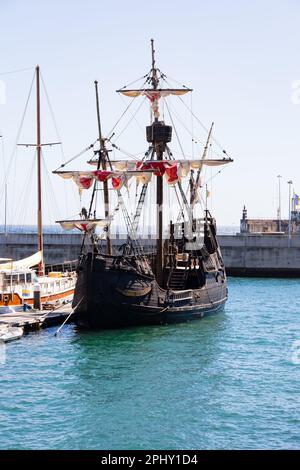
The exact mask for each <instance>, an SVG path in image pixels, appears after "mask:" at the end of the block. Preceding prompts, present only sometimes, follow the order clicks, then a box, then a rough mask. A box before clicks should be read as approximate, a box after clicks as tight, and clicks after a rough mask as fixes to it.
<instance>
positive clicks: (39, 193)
mask: <svg viewBox="0 0 300 470" xmlns="http://www.w3.org/2000/svg"><path fill="white" fill-rule="evenodd" d="M35 70H36V118H37V142H36V150H37V230H38V251H40V252H41V254H42V258H41V261H40V262H39V265H38V275H39V276H43V274H44V253H43V225H42V176H41V105H40V67H39V66H38V65H37V66H36V69H35Z"/></svg>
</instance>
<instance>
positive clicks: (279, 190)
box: [277, 175, 282, 232]
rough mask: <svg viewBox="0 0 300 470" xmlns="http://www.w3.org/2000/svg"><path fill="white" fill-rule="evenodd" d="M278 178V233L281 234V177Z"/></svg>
mask: <svg viewBox="0 0 300 470" xmlns="http://www.w3.org/2000/svg"><path fill="white" fill-rule="evenodd" d="M277 178H278V232H281V187H280V186H281V178H282V176H281V175H278V176H277Z"/></svg>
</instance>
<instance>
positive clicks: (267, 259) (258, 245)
mask: <svg viewBox="0 0 300 470" xmlns="http://www.w3.org/2000/svg"><path fill="white" fill-rule="evenodd" d="M218 239H219V243H220V246H221V250H222V255H223V258H224V262H225V266H226V270H227V273H228V274H229V275H233V276H234V275H235V276H278V277H279V276H283V277H284V276H287V277H294V276H295V277H300V236H299V235H298V236H297V235H296V236H294V237H292V238H291V239H290V240H289V238H288V236H287V235H259V234H257V235H239V234H238V235H219V237H218Z"/></svg>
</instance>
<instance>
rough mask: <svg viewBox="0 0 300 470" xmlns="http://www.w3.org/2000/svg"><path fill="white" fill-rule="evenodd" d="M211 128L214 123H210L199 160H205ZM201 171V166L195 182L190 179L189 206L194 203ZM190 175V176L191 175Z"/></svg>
mask: <svg viewBox="0 0 300 470" xmlns="http://www.w3.org/2000/svg"><path fill="white" fill-rule="evenodd" d="M213 127H214V122H212V123H211V126H210V129H209V132H208V136H207V140H206V143H205V147H204V150H203V154H202V157H201V160H205V158H206V155H207V152H208V147H209V142H210V139H211V135H212V130H213ZM201 170H202V165H201V166H200V168H199V170H198V172H197V178H196V181H195V182H193V181H192V179H191V197H190V204H191V205H193V203H194V201H195V198H196V191H197V188H198V186H199V183H200V175H201ZM191 175H192V174H191ZM191 178H192V176H191Z"/></svg>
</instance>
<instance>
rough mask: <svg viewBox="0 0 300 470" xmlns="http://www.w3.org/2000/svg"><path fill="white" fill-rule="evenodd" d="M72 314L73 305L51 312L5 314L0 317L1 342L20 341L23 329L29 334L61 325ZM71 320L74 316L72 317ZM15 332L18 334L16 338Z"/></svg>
mask: <svg viewBox="0 0 300 470" xmlns="http://www.w3.org/2000/svg"><path fill="white" fill-rule="evenodd" d="M71 312H72V308H71V305H63V306H61V307H59V308H57V309H56V310H50V311H44V310H41V311H35V312H16V313H3V314H1V315H0V342H1V341H4V342H6V341H13V340H14V339H19V337H20V335H19V332H20V329H22V331H23V333H28V332H30V331H36V330H39V329H41V328H48V327H50V326H58V325H61V324H62V323H63V322H64V321H65V320H67V318H68V316H69V315H70V314H71ZM71 319H72V316H71V317H70V320H71ZM14 332H16V335H15V337H14ZM7 333H9V335H8V334H7ZM6 338H8V339H6Z"/></svg>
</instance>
